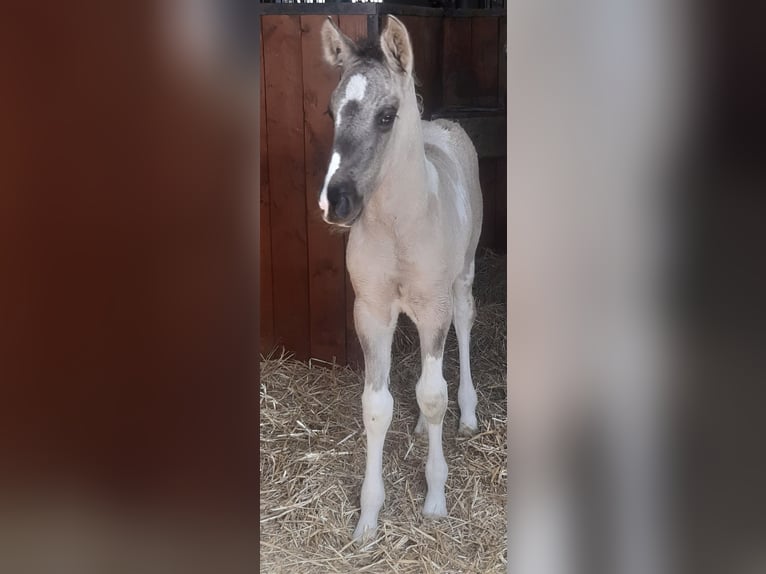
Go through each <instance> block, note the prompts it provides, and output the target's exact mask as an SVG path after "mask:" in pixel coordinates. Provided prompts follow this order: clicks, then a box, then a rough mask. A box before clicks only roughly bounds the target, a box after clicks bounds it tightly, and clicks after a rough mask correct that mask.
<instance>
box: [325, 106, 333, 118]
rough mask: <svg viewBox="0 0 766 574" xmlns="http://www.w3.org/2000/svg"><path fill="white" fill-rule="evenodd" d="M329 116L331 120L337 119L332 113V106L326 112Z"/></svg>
mask: <svg viewBox="0 0 766 574" xmlns="http://www.w3.org/2000/svg"><path fill="white" fill-rule="evenodd" d="M325 113H326V114H327V115H328V116H330V119H331V120H334V119H335V116H334V115H333V113H332V108H331V107H330V106H327V111H326V112H325Z"/></svg>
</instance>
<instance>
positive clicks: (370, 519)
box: [354, 299, 398, 541]
mask: <svg viewBox="0 0 766 574" xmlns="http://www.w3.org/2000/svg"><path fill="white" fill-rule="evenodd" d="M397 317H398V314H397V313H396V311H395V310H394V308H393V306H392V305H388V304H385V305H373V304H370V303H368V302H365V301H363V300H360V299H357V300H356V302H355V303H354V324H355V326H356V332H357V335H358V336H359V342H360V343H361V345H362V350H363V352H364V393H363V394H362V414H363V418H364V430H365V432H366V434H367V466H366V468H365V473H364V483H363V484H362V496H361V505H362V512H361V515H360V517H359V523H358V524H357V527H356V530H355V531H354V540H356V541H361V540H363V539H368V538H371V537H372V536H373V535H374V534H375V529H376V528H377V524H378V512H379V511H380V509H381V507H382V506H383V502H384V500H385V488H384V486H383V443H384V442H385V439H386V433H387V432H388V427H389V425H390V424H391V416H392V414H393V410H394V399H393V397H392V396H391V393H390V392H389V390H388V382H389V373H390V370H391V342H392V340H393V335H394V330H395V329H396V320H397Z"/></svg>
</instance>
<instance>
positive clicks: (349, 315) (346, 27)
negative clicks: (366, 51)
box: [339, 16, 367, 367]
mask: <svg viewBox="0 0 766 574" xmlns="http://www.w3.org/2000/svg"><path fill="white" fill-rule="evenodd" d="M339 25H340V29H341V31H342V32H343V33H344V34H346V35H347V36H348V37H349V38H351V39H352V40H354V41H358V40H362V39H364V38H367V16H340V17H339ZM346 238H347V236H346ZM344 243H346V242H345V241H344ZM344 253H345V245H344ZM345 275H346V361H347V362H348V364H349V365H352V366H354V367H359V366H362V365H363V364H364V355H363V353H362V346H361V345H360V344H359V338H358V337H357V336H356V329H355V328H354V289H353V287H352V285H351V280H350V279H349V276H348V273H346V274H345Z"/></svg>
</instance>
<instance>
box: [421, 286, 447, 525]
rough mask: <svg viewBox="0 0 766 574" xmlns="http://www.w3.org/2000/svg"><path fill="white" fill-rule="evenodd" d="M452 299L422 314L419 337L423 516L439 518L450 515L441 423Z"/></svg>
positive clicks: (443, 301) (445, 407)
mask: <svg viewBox="0 0 766 574" xmlns="http://www.w3.org/2000/svg"><path fill="white" fill-rule="evenodd" d="M450 303H451V300H450V297H449V295H445V296H444V298H443V300H442V301H440V302H439V304H438V305H435V306H434V307H435V308H433V309H429V310H427V311H426V312H422V313H419V316H418V324H417V327H418V336H419V338H420V350H421V359H422V362H423V368H422V371H421V374H420V380H419V381H418V384H417V386H416V387H415V392H416V394H417V398H418V406H419V407H420V414H421V418H422V420H424V421H425V425H424V426H425V430H426V431H427V433H428V459H427V460H426V482H427V483H428V493H427V494H426V501H425V504H424V505H423V515H424V516H426V517H439V516H446V515H447V499H446V497H445V495H444V486H445V484H446V482H447V461H446V460H444V451H443V450H442V423H443V421H444V413H445V412H446V411H447V381H446V380H444V374H443V372H442V359H443V356H444V341H445V339H446V338H447V331H449V326H450V321H451V318H452V309H451V304H450Z"/></svg>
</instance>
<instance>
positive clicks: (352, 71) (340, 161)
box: [320, 59, 399, 226]
mask: <svg viewBox="0 0 766 574" xmlns="http://www.w3.org/2000/svg"><path fill="white" fill-rule="evenodd" d="M397 81H398V80H397V79H396V78H395V77H394V76H392V74H391V72H390V71H389V69H388V68H387V67H386V66H385V65H384V64H383V63H381V62H379V61H376V60H369V59H366V60H361V61H358V62H357V63H356V64H354V65H352V66H350V67H349V68H348V69H346V70H344V73H343V77H342V78H341V81H340V83H339V84H338V87H337V88H336V89H335V91H334V92H333V94H332V97H331V99H330V109H329V110H328V113H329V114H330V116H331V117H332V118H333V123H334V124H335V134H334V141H333V156H334V155H335V154H337V156H338V158H337V161H336V162H335V163H334V164H333V165H332V166H331V167H334V171H332V170H331V171H332V173H330V172H329V171H328V176H329V179H328V180H327V182H326V189H324V190H323V191H322V198H320V206H321V207H322V209H323V210H324V212H325V219H326V220H327V221H328V222H329V223H336V224H339V225H345V226H348V225H351V224H352V223H353V222H354V221H355V220H356V219H357V218H358V217H359V215H360V214H361V212H362V209H363V208H364V205H365V202H366V200H367V198H368V197H369V195H370V194H371V193H372V192H373V191H374V190H375V188H376V187H377V185H378V183H379V181H380V175H381V167H382V164H383V159H384V158H385V156H386V152H387V150H388V147H389V144H390V141H391V135H392V133H393V132H394V130H395V125H396V116H397V112H398V109H399V97H398V95H397V94H398V90H399V86H398V84H397V83H396V82H397Z"/></svg>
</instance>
